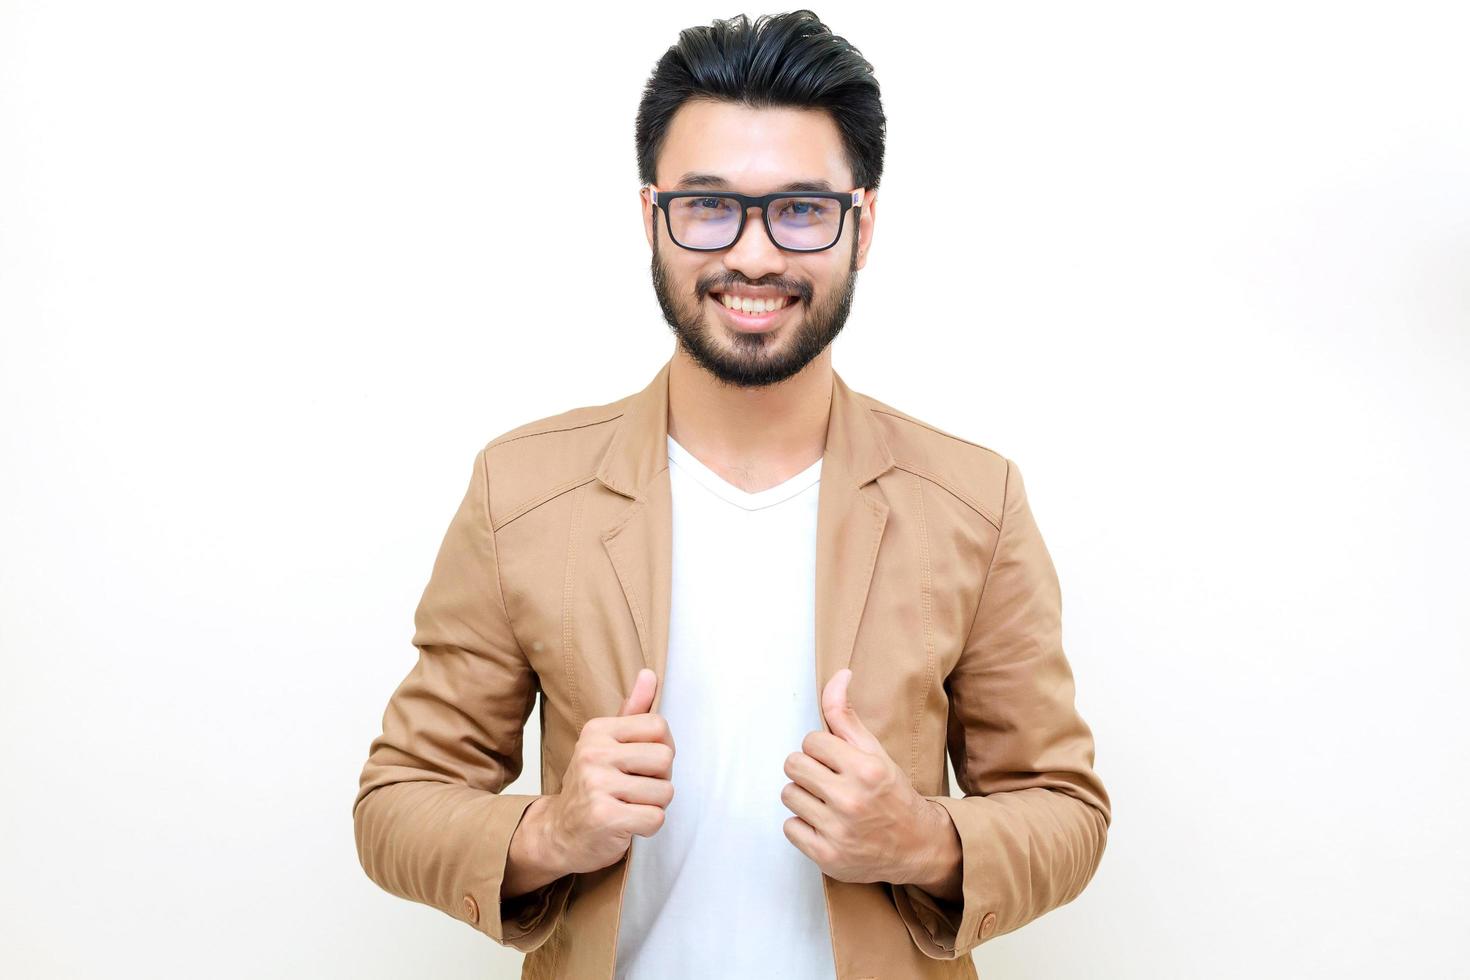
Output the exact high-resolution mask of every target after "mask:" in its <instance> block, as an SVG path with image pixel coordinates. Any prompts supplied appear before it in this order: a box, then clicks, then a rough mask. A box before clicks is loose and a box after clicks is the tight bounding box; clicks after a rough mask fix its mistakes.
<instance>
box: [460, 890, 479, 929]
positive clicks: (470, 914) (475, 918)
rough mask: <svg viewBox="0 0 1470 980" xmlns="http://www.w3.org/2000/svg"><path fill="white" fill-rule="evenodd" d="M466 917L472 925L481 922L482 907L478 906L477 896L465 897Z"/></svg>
mask: <svg viewBox="0 0 1470 980" xmlns="http://www.w3.org/2000/svg"><path fill="white" fill-rule="evenodd" d="M464 917H465V918H466V919H469V920H470V923H471V924H476V923H478V922H479V921H480V906H479V905H478V904H476V902H475V896H473V895H466V896H465V897H464Z"/></svg>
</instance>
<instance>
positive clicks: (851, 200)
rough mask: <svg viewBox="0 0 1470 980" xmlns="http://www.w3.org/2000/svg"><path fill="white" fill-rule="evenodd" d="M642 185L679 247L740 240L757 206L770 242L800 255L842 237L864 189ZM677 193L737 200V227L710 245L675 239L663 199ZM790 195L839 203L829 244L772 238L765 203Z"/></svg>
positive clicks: (859, 205) (694, 248)
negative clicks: (759, 190) (740, 190)
mask: <svg viewBox="0 0 1470 980" xmlns="http://www.w3.org/2000/svg"><path fill="white" fill-rule="evenodd" d="M643 186H644V188H645V189H646V190H647V191H648V199H649V203H651V204H652V205H653V206H654V207H656V208H658V209H659V210H660V211H662V212H663V213H664V227H666V228H667V229H668V230H669V241H671V242H673V243H674V244H675V245H677V246H679V247H680V248H684V249H688V250H689V251H691V252H723V251H724V250H725V249H727V248H730V247H731V246H733V245H734V244H735V243H736V242H738V241H740V236H741V235H743V234H745V219H746V218H747V217H749V215H750V209H751V208H760V209H761V224H763V225H765V226H766V237H767V238H769V239H770V240H771V244H772V245H774V246H776V247H777V248H779V249H780V250H781V251H783V252H799V253H801V254H803V255H805V254H809V253H811V252H825V251H827V249H829V248H832V247H833V246H835V245H836V244H837V243H838V242H840V241H842V228H843V226H844V225H845V224H846V221H847V212H848V211H858V212H861V211H862V209H863V194H864V191H865V188H862V187H858V188H855V189H853V190H850V191H776V192H775V193H773V194H758V195H752V194H737V193H736V192H735V191H727V190H694V191H661V190H659V189H658V188H657V187H654V186H653V185H652V184H644V185H643ZM677 197H730V198H734V199H735V200H737V201H739V202H740V227H738V228H736V229H735V237H734V238H732V239H730V244H729V245H720V246H716V247H710V248H701V247H699V246H697V245H685V244H684V243H683V242H681V241H679V239H678V238H676V237H675V236H674V219H673V217H672V216H670V214H669V209H668V208H667V207H665V206H664V202H665V201H671V200H673V199H674V198H677ZM792 197H820V198H825V199H827V200H831V201H836V202H837V203H838V204H840V205H841V206H842V210H841V212H840V213H839V214H838V215H837V234H835V235H833V236H832V241H831V242H830V243H829V244H827V245H823V246H822V247H821V248H790V247H788V246H786V245H782V244H781V243H780V242H778V241H776V236H775V234H774V233H773V232H772V231H771V212H770V209H769V205H770V203H771V202H772V201H778V200H784V199H786V198H792Z"/></svg>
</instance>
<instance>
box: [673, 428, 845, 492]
mask: <svg viewBox="0 0 1470 980" xmlns="http://www.w3.org/2000/svg"><path fill="white" fill-rule="evenodd" d="M667 439H668V443H669V462H670V463H672V464H674V465H675V466H677V467H679V469H680V470H681V471H683V472H685V473H687V474H689V476H691V477H692V478H693V479H694V480H695V481H697V482H698V483H699V484H700V485H701V486H703V487H704V488H705V489H706V490H708V491H710V492H711V493H713V494H715V495H716V496H718V497H719V498H720V499H721V500H724V501H725V502H726V503H730V504H734V505H735V506H736V507H740V508H743V509H745V510H760V509H761V508H762V507H771V506H774V505H775V504H779V503H782V502H783V501H786V500H790V499H791V498H792V497H794V496H796V495H797V494H799V493H801V492H802V491H803V490H806V489H807V488H809V487H810V486H811V485H812V484H814V483H816V482H817V481H818V480H819V479H821V475H822V460H821V459H820V458H818V459H817V461H816V462H814V463H812V465H810V466H808V467H807V468H806V469H804V470H802V471H801V472H800V473H797V474H795V475H794V476H791V477H788V478H787V479H785V480H782V481H781V482H780V483H778V484H776V485H775V486H773V487H767V488H766V489H764V490H758V491H756V492H755V493H751V492H750V491H748V490H742V489H740V488H739V487H737V486H735V485H734V484H733V483H730V482H728V481H727V480H725V479H724V477H722V476H720V475H719V474H718V473H716V472H715V471H714V470H712V469H710V468H709V467H708V466H706V465H705V464H704V463H702V462H700V461H699V457H697V456H695V455H694V454H693V453H691V452H690V451H689V450H687V449H685V448H684V447H683V446H681V445H679V443H678V442H676V441H675V440H674V437H673V436H667Z"/></svg>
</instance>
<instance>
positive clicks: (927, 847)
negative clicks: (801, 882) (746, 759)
mask: <svg viewBox="0 0 1470 980" xmlns="http://www.w3.org/2000/svg"><path fill="white" fill-rule="evenodd" d="M851 678H852V671H851V670H850V669H843V670H839V671H838V672H837V673H836V674H834V675H833V676H832V679H831V680H830V681H828V682H827V686H826V687H825V688H824V689H823V691H822V714H823V715H824V716H825V717H826V719H827V723H828V724H829V725H831V726H832V733H831V734H829V733H827V732H811V733H809V734H808V735H807V736H806V738H805V739H803V740H802V743H801V747H802V751H801V752H794V753H792V754H791V755H789V756H787V757H786V767H785V771H786V775H787V776H789V777H790V778H791V779H792V782H789V783H787V784H786V785H785V786H784V787H782V790H781V802H782V803H784V804H785V805H786V808H787V809H789V810H790V811H791V812H792V813H794V814H796V816H794V817H792V818H791V819H789V820H787V821H786V822H785V824H783V827H784V829H785V831H786V839H787V840H789V841H791V843H792V844H794V845H796V847H797V848H798V849H799V850H801V852H802V853H804V854H805V855H806V856H807V857H809V858H811V859H812V861H814V862H815V863H816V864H817V866H818V867H820V868H821V869H822V871H823V872H825V873H826V874H828V875H831V876H832V877H833V878H836V879H837V880H839V881H852V882H869V881H889V882H893V883H895V884H905V883H912V884H916V885H918V886H920V887H922V888H924V889H925V890H931V889H932V890H933V891H934V893H935V894H936V895H940V896H943V895H944V894H945V893H947V892H948V893H954V894H957V884H958V881H957V878H958V870H959V854H960V841H959V834H958V832H957V831H956V830H955V827H954V824H953V823H952V822H951V821H950V819H949V815H948V814H947V813H946V812H945V811H944V810H943V808H941V807H939V806H938V805H937V804H934V803H931V802H930V801H929V800H926V799H925V798H924V797H923V796H921V795H919V793H918V792H916V791H915V790H914V788H913V786H912V784H911V783H910V782H909V779H908V776H907V774H905V773H904V771H903V770H902V769H900V768H899V766H898V764H897V763H895V762H894V761H893V760H892V759H891V758H889V756H888V753H887V752H885V751H884V750H883V745H882V743H880V742H879V741H878V739H877V737H876V736H874V735H873V733H872V732H870V731H868V728H867V726H866V725H864V724H863V723H862V721H861V720H860V719H859V718H858V716H857V712H856V711H855V710H854V709H853V707H852V705H851V704H849V703H848V700H847V685H848V682H849V681H850V680H851Z"/></svg>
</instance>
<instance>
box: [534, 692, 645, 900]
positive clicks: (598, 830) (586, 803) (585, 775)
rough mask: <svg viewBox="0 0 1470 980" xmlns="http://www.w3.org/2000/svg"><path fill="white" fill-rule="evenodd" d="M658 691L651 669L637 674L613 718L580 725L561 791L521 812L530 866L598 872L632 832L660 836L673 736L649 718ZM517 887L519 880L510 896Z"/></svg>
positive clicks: (625, 849)
mask: <svg viewBox="0 0 1470 980" xmlns="http://www.w3.org/2000/svg"><path fill="white" fill-rule="evenodd" d="M657 686H659V677H657V674H654V671H651V670H648V669H647V667H645V669H642V670H639V671H638V679H637V680H635V682H634V691H632V693H631V695H629V696H628V699H626V701H623V707H622V710H620V711H619V713H617V714H616V716H610V717H598V718H589V720H588V723H587V724H585V726H582V733H581V735H579V736H578V741H576V746H575V748H573V749H572V761H570V763H569V764H567V768H566V776H563V779H562V792H560V793H556V795H551V796H547V798H545V799H544V801H537V802H544V804H545V805H544V808H537V811H535V814H532V813H531V810H528V813H526V818H528V820H531V821H532V830H531V833H529V835H528V840H526V851H528V854H534V855H537V858H535V860H534V861H531V862H528V864H541V865H544V867H550V868H554V870H556V871H557V873H567V871H597V870H598V868H604V867H607V865H610V864H613V862H614V861H617V860H619V858H622V857H623V854H626V852H628V846H629V845H631V843H632V837H634V835H638V836H639V837H651V836H654V835H656V833H659V829H660V827H663V818H664V810H666V808H667V807H669V802H670V801H672V799H673V782H672V780H673V735H672V733H670V732H669V723H667V720H666V718H664V717H663V716H661V714H653V713H650V707H651V705H653V695H654V691H656V689H657ZM517 837H519V833H517ZM514 843H516V842H514V839H512V848H514ZM551 877H553V879H554V877H556V876H551ZM520 887H523V884H522V883H519V882H517V883H516V886H514V889H513V890H512V889H507V892H506V893H507V895H510V893H516V892H519V890H520Z"/></svg>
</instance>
